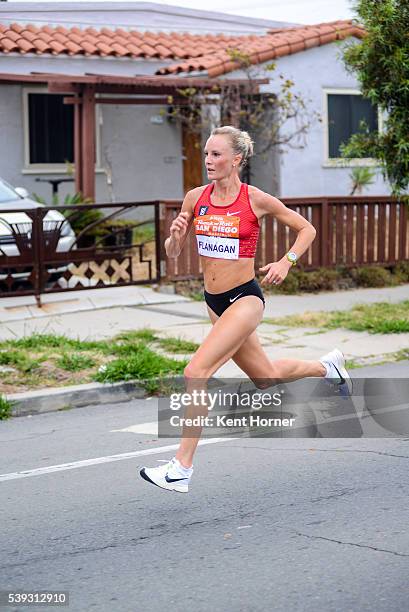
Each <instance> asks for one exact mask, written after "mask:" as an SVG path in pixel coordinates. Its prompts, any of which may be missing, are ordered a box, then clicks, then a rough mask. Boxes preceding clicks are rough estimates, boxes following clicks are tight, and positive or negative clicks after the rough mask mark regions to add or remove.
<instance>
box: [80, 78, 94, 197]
mask: <svg viewBox="0 0 409 612" xmlns="http://www.w3.org/2000/svg"><path fill="white" fill-rule="evenodd" d="M82 100H83V102H82V122H81V123H82V151H81V155H82V186H83V189H82V195H83V196H84V198H90V199H91V200H92V201H95V148H96V147H95V88H94V86H93V85H84V90H83V94H82ZM76 108H77V106H76Z"/></svg>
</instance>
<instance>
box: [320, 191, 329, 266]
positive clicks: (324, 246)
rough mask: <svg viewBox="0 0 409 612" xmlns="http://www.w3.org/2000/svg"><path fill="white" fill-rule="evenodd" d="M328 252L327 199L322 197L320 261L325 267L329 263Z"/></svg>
mask: <svg viewBox="0 0 409 612" xmlns="http://www.w3.org/2000/svg"><path fill="white" fill-rule="evenodd" d="M329 259H330V258H329V253H328V200H327V198H324V199H323V200H322V202H321V262H320V266H322V267H325V266H327V265H328V263H329Z"/></svg>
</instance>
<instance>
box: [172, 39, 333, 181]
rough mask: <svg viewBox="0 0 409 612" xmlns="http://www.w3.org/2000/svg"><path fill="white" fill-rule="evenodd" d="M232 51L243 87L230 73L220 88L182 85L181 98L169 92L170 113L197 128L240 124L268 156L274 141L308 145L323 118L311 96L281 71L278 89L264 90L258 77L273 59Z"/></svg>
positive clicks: (190, 128)
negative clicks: (260, 61) (263, 61)
mask: <svg viewBox="0 0 409 612" xmlns="http://www.w3.org/2000/svg"><path fill="white" fill-rule="evenodd" d="M229 55H230V57H231V60H232V61H234V62H235V64H236V66H237V69H239V70H241V71H242V72H243V73H244V79H243V87H242V88H241V89H240V88H239V87H238V86H237V84H234V83H229V79H225V81H224V84H223V86H222V88H221V90H216V89H212V88H209V89H208V90H205V91H203V90H200V91H199V90H196V89H195V88H186V89H181V90H179V91H178V99H177V100H174V99H173V98H170V100H169V101H170V103H171V104H172V105H171V106H170V107H169V108H168V111H167V116H168V117H169V118H171V119H173V120H176V121H178V122H180V123H182V124H183V125H184V126H185V128H186V129H187V130H188V131H191V132H193V133H195V134H203V133H206V132H207V133H208V132H210V130H211V129H212V127H214V126H215V125H223V124H224V125H226V124H230V125H235V126H236V127H240V129H242V130H246V131H248V132H249V133H250V135H251V136H253V137H255V136H256V142H257V148H256V155H261V156H266V155H267V154H268V152H269V151H271V150H272V149H273V148H275V147H278V148H279V150H280V152H285V151H286V150H287V149H288V148H293V149H296V148H297V149H302V148H304V147H305V144H306V134H307V133H308V130H309V129H310V127H311V125H312V124H313V122H314V121H317V120H318V121H320V120H321V117H320V115H319V113H317V112H316V111H313V110H310V109H309V108H308V102H307V101H305V100H304V99H303V98H302V96H301V95H300V94H299V93H296V92H295V91H294V85H295V84H294V82H293V81H291V80H290V79H288V78H286V77H285V76H284V75H283V74H279V75H278V76H277V77H276V80H275V81H274V83H275V85H276V91H275V92H274V93H272V92H266V93H260V91H259V80H260V79H265V78H266V76H268V79H271V75H272V73H273V72H274V71H275V70H276V65H275V64H274V63H270V64H268V65H267V66H265V67H259V66H254V65H252V64H251V61H250V58H249V56H248V55H246V54H244V53H242V52H241V51H240V50H237V49H231V50H230V51H229ZM266 82H267V81H266ZM173 103H174V105H173ZM245 179H246V180H247V181H249V180H250V168H249V167H246V168H245Z"/></svg>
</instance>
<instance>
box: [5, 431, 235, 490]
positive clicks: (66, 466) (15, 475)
mask: <svg viewBox="0 0 409 612" xmlns="http://www.w3.org/2000/svg"><path fill="white" fill-rule="evenodd" d="M230 440H237V438H212V439H210V440H201V441H199V446H204V445H205V444H217V443H218V442H226V441H230ZM178 448H179V444H170V445H169V446H159V447H158V448H146V449H145V450H139V451H134V452H132V453H121V454H120V455H108V456H106V457H95V458H94V459H84V460H82V461H72V462H71V463H61V464H59V465H49V466H48V467H42V468H35V469H33V470H24V471H21V472H10V473H9V474H0V482H4V481H6V480H18V479H19V478H30V477H31V476H42V475H43V474H52V473H53V472H65V471H67V470H75V469H77V468H82V467H88V466H89V465H98V464H101V463H112V462H113V461H123V460H124V459H134V458H135V457H142V456H144V455H159V454H160V453H167V452H170V451H174V450H177V449H178Z"/></svg>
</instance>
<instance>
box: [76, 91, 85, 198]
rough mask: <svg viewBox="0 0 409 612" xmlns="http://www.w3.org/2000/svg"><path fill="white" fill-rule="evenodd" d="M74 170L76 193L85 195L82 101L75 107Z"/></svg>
mask: <svg viewBox="0 0 409 612" xmlns="http://www.w3.org/2000/svg"><path fill="white" fill-rule="evenodd" d="M74 168H75V191H76V192H77V193H83V184H82V100H81V104H76V105H75V107H74Z"/></svg>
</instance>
